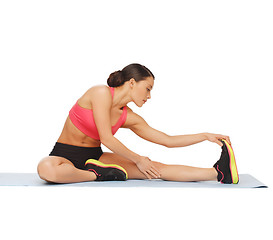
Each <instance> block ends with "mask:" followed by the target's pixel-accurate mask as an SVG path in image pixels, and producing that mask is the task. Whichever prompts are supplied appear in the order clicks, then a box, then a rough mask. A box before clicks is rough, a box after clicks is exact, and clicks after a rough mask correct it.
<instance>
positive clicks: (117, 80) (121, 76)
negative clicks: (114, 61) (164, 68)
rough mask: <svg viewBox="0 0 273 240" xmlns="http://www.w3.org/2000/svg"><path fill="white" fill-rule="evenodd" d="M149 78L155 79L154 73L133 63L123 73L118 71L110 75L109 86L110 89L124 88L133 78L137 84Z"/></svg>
mask: <svg viewBox="0 0 273 240" xmlns="http://www.w3.org/2000/svg"><path fill="white" fill-rule="evenodd" d="M147 77H153V79H154V78H155V77H154V75H153V73H152V72H151V71H150V70H149V69H148V68H146V67H145V66H143V65H141V64H138V63H133V64H130V65H128V66H126V67H125V68H123V69H122V70H121V71H120V70H119V71H116V72H113V73H111V74H110V76H109V78H108V79H107V84H108V85H109V87H119V86H122V85H123V84H124V83H125V82H127V81H129V80H130V79H131V78H134V79H135V81H136V82H139V81H142V80H145V78H147Z"/></svg>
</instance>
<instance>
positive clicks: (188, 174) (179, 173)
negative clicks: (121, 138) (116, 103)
mask: <svg viewBox="0 0 273 240" xmlns="http://www.w3.org/2000/svg"><path fill="white" fill-rule="evenodd" d="M99 161H101V162H103V163H105V164H117V165H120V166H121V167H123V168H124V169H125V170H126V171H127V173H128V178H129V179H146V176H145V175H144V174H143V173H142V172H140V171H139V169H138V167H137V166H136V164H135V163H134V162H132V161H130V160H128V159H126V158H123V157H121V156H119V155H117V154H114V153H103V155H102V156H101V157H100V159H99ZM153 162H154V161H153ZM154 164H155V165H156V167H157V169H158V170H159V171H160V174H161V179H163V180H168V181H181V182H187V181H211V180H213V181H214V180H215V181H217V171H216V170H215V168H197V167H190V166H183V165H167V164H163V163H159V162H154Z"/></svg>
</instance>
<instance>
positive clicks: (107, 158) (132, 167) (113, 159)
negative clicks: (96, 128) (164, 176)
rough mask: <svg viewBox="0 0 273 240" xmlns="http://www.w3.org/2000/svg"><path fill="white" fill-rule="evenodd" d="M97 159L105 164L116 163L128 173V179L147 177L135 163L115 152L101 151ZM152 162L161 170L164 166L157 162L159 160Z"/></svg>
mask: <svg viewBox="0 0 273 240" xmlns="http://www.w3.org/2000/svg"><path fill="white" fill-rule="evenodd" d="M99 161H101V162H103V163H105V164H117V165H119V166H121V167H123V168H124V169H125V170H126V171H127V173H128V178H129V179H147V177H146V176H145V175H144V174H143V173H142V172H141V171H140V170H139V169H138V167H137V165H136V164H135V163H134V162H132V161H130V160H128V159H126V158H124V157H122V156H120V155H118V154H115V153H103V154H102V156H101V157H100V159H99ZM153 163H154V164H155V165H156V167H157V168H158V169H159V170H161V169H162V167H164V164H162V163H159V162H154V161H153Z"/></svg>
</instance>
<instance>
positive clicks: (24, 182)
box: [0, 173, 267, 188]
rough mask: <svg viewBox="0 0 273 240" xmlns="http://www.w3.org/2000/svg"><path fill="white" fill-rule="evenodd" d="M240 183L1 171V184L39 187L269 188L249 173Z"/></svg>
mask: <svg viewBox="0 0 273 240" xmlns="http://www.w3.org/2000/svg"><path fill="white" fill-rule="evenodd" d="M239 179H240V181H239V183H238V184H221V183H219V182H216V181H201V182H173V181H164V180H160V179H153V180H127V181H107V182H96V181H95V182H81V183H68V184H54V183H47V182H45V181H43V180H42V179H40V178H39V176H38V174H37V173H0V186H37V187H152V188H267V186H266V185H265V184H263V183H262V182H260V181H259V180H257V179H256V178H254V177H253V176H251V175H249V174H240V175H239Z"/></svg>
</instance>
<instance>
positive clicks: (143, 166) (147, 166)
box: [136, 157, 160, 179]
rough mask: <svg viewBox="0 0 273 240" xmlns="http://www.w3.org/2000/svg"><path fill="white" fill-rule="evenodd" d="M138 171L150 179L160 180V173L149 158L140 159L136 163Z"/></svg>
mask: <svg viewBox="0 0 273 240" xmlns="http://www.w3.org/2000/svg"><path fill="white" fill-rule="evenodd" d="M136 165H137V167H138V169H139V170H140V171H141V172H142V173H143V174H144V175H145V176H146V177H147V178H148V179H152V178H160V173H159V171H158V170H157V169H156V167H155V166H154V164H153V162H152V161H151V160H150V159H149V158H148V157H140V160H139V161H138V162H137V163H136Z"/></svg>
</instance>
